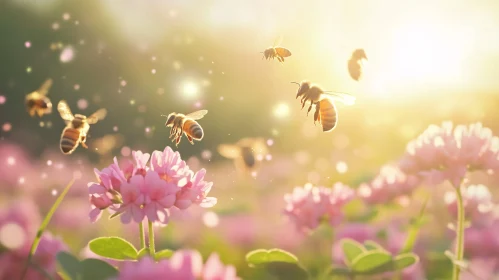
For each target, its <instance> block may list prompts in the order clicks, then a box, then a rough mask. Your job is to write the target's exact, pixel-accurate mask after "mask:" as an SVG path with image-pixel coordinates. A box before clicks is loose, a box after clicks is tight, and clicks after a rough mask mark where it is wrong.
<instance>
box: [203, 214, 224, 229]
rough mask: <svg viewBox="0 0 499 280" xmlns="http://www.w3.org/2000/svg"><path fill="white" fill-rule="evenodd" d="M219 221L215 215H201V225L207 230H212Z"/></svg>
mask: <svg viewBox="0 0 499 280" xmlns="http://www.w3.org/2000/svg"><path fill="white" fill-rule="evenodd" d="M219 221H220V219H219V218H218V215H217V213H215V212H212V211H208V212H206V213H204V214H203V223H204V225H205V226H207V227H209V228H214V227H216V226H217V225H218V223H219Z"/></svg>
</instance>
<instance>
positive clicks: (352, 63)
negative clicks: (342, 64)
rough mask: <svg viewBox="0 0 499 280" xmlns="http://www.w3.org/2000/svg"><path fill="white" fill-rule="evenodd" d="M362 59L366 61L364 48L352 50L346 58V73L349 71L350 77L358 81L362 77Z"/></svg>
mask: <svg viewBox="0 0 499 280" xmlns="http://www.w3.org/2000/svg"><path fill="white" fill-rule="evenodd" d="M363 60H366V61H367V56H366V52H365V51H364V49H356V50H354V51H353V53H352V56H351V57H350V59H349V60H348V73H350V77H352V79H354V80H356V81H359V80H360V79H361V78H362V73H363V70H364V69H363V67H364V65H363Z"/></svg>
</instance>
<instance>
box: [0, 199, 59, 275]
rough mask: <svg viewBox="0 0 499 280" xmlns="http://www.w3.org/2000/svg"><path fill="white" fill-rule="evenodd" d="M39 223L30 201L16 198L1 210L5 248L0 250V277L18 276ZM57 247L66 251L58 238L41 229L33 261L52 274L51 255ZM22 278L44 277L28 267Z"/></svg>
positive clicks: (2, 240) (54, 272)
mask: <svg viewBox="0 0 499 280" xmlns="http://www.w3.org/2000/svg"><path fill="white" fill-rule="evenodd" d="M40 223H41V219H40V215H39V213H38V209H37V207H36V205H35V204H34V203H33V202H32V201H30V200H23V201H16V202H14V203H12V204H10V206H9V208H8V209H7V210H5V211H4V212H3V213H1V215H0V232H1V233H2V234H1V235H0V243H1V244H2V247H4V249H6V251H2V252H0V279H19V278H20V277H21V274H22V272H23V270H24V266H25V264H26V261H27V258H28V253H29V250H30V247H31V243H32V242H33V240H34V238H35V236H36V232H37V230H38V226H39V225H40ZM61 250H67V246H66V245H65V244H64V243H63V242H62V241H61V240H60V239H59V238H54V237H53V236H52V235H51V234H50V233H49V232H45V233H44V234H43V235H42V237H41V239H40V243H39V244H38V248H37V250H36V252H35V254H34V256H33V262H34V263H36V264H37V265H38V266H40V267H41V268H42V269H44V270H45V271H46V272H47V273H49V274H50V275H51V276H53V277H55V276H56V271H55V263H56V260H55V256H56V254H57V253H58V252H59V251H61ZM25 279H35V280H37V279H45V276H43V275H42V274H40V273H39V272H38V271H37V270H36V269H34V268H30V269H29V270H28V272H27V275H26V278H25ZM57 279H59V278H57Z"/></svg>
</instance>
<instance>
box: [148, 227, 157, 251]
mask: <svg viewBox="0 0 499 280" xmlns="http://www.w3.org/2000/svg"><path fill="white" fill-rule="evenodd" d="M147 224H148V226H149V254H150V255H151V257H153V258H154V255H155V254H156V251H155V248H154V229H153V226H152V222H151V221H147Z"/></svg>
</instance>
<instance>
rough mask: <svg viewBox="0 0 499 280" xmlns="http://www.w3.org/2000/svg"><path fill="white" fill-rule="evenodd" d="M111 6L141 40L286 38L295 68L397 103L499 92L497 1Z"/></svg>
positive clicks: (247, 43) (263, 42) (254, 45)
mask: <svg viewBox="0 0 499 280" xmlns="http://www.w3.org/2000/svg"><path fill="white" fill-rule="evenodd" d="M11 1H17V2H23V3H24V5H28V4H26V3H30V2H33V3H35V2H36V3H38V2H39V1H34V0H32V1H20V0H11ZM54 1H57V0H51V1H47V3H50V2H54ZM102 3H103V8H104V9H106V10H107V13H108V14H109V16H110V18H111V19H113V20H115V21H116V24H118V25H119V26H120V27H121V28H120V29H119V30H117V32H119V33H120V34H122V35H123V36H125V37H127V38H129V40H130V42H134V43H145V44H149V45H154V44H155V43H157V42H159V41H160V40H162V39H163V38H164V37H165V36H166V37H167V36H169V35H170V34H169V32H170V30H171V28H170V27H172V26H173V27H175V26H181V27H184V26H187V27H190V28H193V32H206V34H208V35H210V34H219V35H220V34H227V33H229V32H232V33H236V34H238V36H240V37H237V39H236V40H235V39H234V38H231V37H228V36H227V38H226V40H225V41H224V42H223V43H224V44H227V45H229V46H232V47H234V48H238V49H239V50H241V51H242V52H248V53H250V52H259V51H262V48H266V47H268V46H269V45H272V43H273V42H274V41H276V40H277V39H278V38H282V45H283V46H286V47H288V48H289V49H291V50H292V51H293V53H297V55H296V56H295V57H293V58H292V59H295V60H298V59H300V62H299V64H297V65H296V66H292V67H295V69H297V71H302V72H303V74H304V75H310V74H312V75H314V77H317V78H322V79H327V77H335V78H332V79H331V78H330V79H331V80H332V81H334V83H335V84H337V85H338V86H337V87H336V88H341V89H343V90H349V91H366V92H369V93H370V94H377V95H379V96H380V97H381V96H384V97H388V98H391V97H392V96H394V95H400V93H401V92H404V93H407V94H410V93H415V92H418V93H421V91H424V92H428V93H430V94H434V92H433V91H438V92H446V91H449V92H452V91H455V90H459V91H470V90H477V91H492V92H494V91H497V90H499V79H498V78H497V73H498V72H499V16H497V15H499V1H496V0H482V1H471V0H469V1H467V0H458V1H456V0H439V1H433V0H417V1H413V0H406V1H396V0H371V1H367V0H348V1H345V0H343V1H338V0H336V1H331V0H312V1H287V0H286V1H285V0H276V1H267V0H253V1H233V0H207V1H193V0H190V1H187V0H185V1H166V0H164V1H161V0H149V1H147V2H144V1H136V0H121V1H119V2H118V1H114V0H105V1H102ZM146 3H147V4H146ZM36 5H37V6H41V5H40V3H38V4H36ZM46 5H49V4H46ZM240 38H243V39H240ZM197 43H199V44H202V42H197ZM359 47H360V48H364V49H365V50H366V53H367V55H368V58H369V63H368V65H367V66H368V67H366V71H368V72H366V73H369V75H366V76H365V77H366V79H365V80H364V82H363V83H362V84H357V83H352V82H351V81H350V79H349V77H348V76H347V73H346V71H345V69H346V62H345V61H346V60H347V59H348V57H349V55H350V53H351V51H352V50H353V49H355V48H359ZM298 55H300V56H298ZM290 67H291V66H290ZM341 75H343V76H341ZM431 88H433V89H434V90H431Z"/></svg>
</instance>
